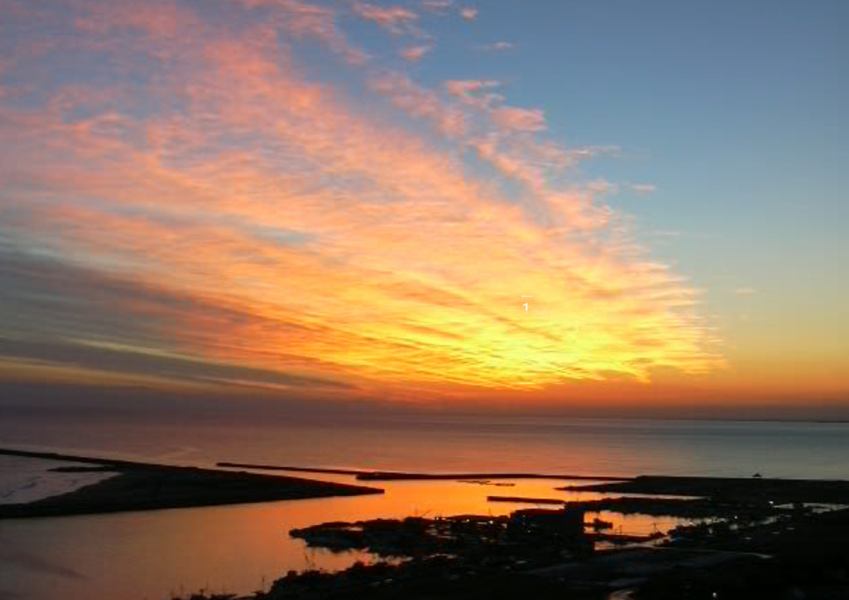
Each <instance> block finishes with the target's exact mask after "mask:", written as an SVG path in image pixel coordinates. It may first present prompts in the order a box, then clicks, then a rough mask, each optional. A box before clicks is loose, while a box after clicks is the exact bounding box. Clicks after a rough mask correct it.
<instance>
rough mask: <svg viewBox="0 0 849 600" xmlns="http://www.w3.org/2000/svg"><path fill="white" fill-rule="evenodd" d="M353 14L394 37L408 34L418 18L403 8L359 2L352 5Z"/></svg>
mask: <svg viewBox="0 0 849 600" xmlns="http://www.w3.org/2000/svg"><path fill="white" fill-rule="evenodd" d="M353 8H354V12H355V13H356V14H357V15H359V16H360V17H361V18H363V19H365V20H367V21H371V22H373V23H376V24H377V25H379V26H380V27H382V28H384V29H386V30H387V31H390V32H392V33H394V34H396V35H399V34H403V33H410V32H411V29H410V27H411V26H412V24H413V23H415V22H416V20H417V19H418V18H419V16H418V15H417V14H416V13H414V12H413V11H411V10H409V9H407V8H404V7H403V6H379V5H377V4H370V3H368V2H360V1H359V0H358V1H356V2H354V4H353Z"/></svg>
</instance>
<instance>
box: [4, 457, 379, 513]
mask: <svg viewBox="0 0 849 600" xmlns="http://www.w3.org/2000/svg"><path fill="white" fill-rule="evenodd" d="M0 455H6V456H19V457H26V458H38V459H48V460H58V461H70V462H76V463H84V465H91V466H68V467H59V469H61V470H63V471H68V470H72V471H77V472H79V471H99V472H104V471H105V472H114V473H115V476H114V477H110V478H108V479H105V480H103V481H100V482H97V483H94V484H91V485H87V486H84V487H81V488H79V489H77V490H73V491H71V492H68V493H65V494H60V495H57V496H52V497H49V498H44V499H42V500H36V501H34V502H27V503H21V504H5V505H0V518H7V519H8V518H24V517H49V516H50V517H52V516H63V515H81V514H95V513H111V512H122V511H132V510H154V509H163V508H186V507H193V506H213V505H219V504H237V503H243V502H267V501H271V500H293V499H301V498H319V497H326V496H353V495H359V494H380V493H383V490H380V489H377V488H370V487H364V486H356V485H346V484H341V483H332V482H326V481H314V480H310V479H301V478H297V477H284V476H276V475H258V474H255V473H244V472H234V471H223V470H216V469H200V468H195V467H178V466H169V465H159V464H154V463H145V462H133V461H126V460H111V459H103V458H92V457H87V456H74V455H67V454H56V453H49V452H26V451H20V450H9V449H0Z"/></svg>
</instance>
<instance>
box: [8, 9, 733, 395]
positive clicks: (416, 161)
mask: <svg viewBox="0 0 849 600" xmlns="http://www.w3.org/2000/svg"><path fill="white" fill-rule="evenodd" d="M293 6H294V7H295V8H293ZM304 6H305V5H302V4H301V3H297V4H292V3H291V2H270V0H268V1H263V2H259V1H254V2H248V7H249V8H248V9H247V12H248V16H250V15H252V14H253V13H252V12H251V11H253V10H255V9H256V8H263V9H264V10H269V11H271V13H272V14H276V13H277V11H280V12H281V13H282V14H281V15H278V17H279V18H278V19H275V20H272V21H271V22H268V21H266V20H265V19H264V18H260V17H264V16H265V15H255V20H252V21H249V23H250V25H242V26H241V27H239V28H235V29H234V28H229V27H225V26H223V25H220V24H215V23H211V22H206V21H204V20H203V19H201V18H200V17H199V16H198V15H197V14H192V13H187V14H186V15H183V16H180V15H177V17H176V18H178V19H190V20H191V22H192V23H194V25H195V27H194V29H191V31H192V34H193V35H194V36H196V37H197V38H198V39H203V40H204V43H203V44H200V43H197V44H195V43H185V40H182V39H180V37H181V36H176V37H175V36H173V33H172V31H173V30H172V29H171V28H170V27H164V26H155V27H146V28H144V33H143V35H144V37H143V39H141V40H138V41H137V43H138V44H141V45H142V46H143V47H148V48H151V49H152V50H155V52H156V54H157V55H159V56H162V57H165V58H163V59H162V62H161V63H160V64H158V66H157V70H156V73H157V77H156V78H155V79H153V80H152V81H151V83H150V86H149V87H148V88H147V89H145V90H144V92H143V93H144V94H146V97H145V100H146V101H148V102H149V103H155V102H160V103H161V104H158V105H157V106H158V110H156V111H153V112H143V111H139V112H132V111H127V110H122V108H124V104H123V100H122V99H123V98H124V97H125V95H126V94H127V90H126V89H125V86H128V85H130V83H131V82H126V81H119V82H118V83H116V85H115V86H114V87H113V86H106V87H103V86H99V85H98V84H93V83H88V82H85V81H81V82H78V83H76V84H74V85H75V86H76V89H75V90H73V93H71V92H72V90H70V89H66V90H60V91H58V92H56V93H55V94H53V95H51V96H50V97H48V98H45V99H44V101H43V102H42V103H41V105H40V106H38V107H34V108H27V109H21V108H20V107H16V106H13V105H8V104H2V102H0V122H2V123H3V125H2V127H3V139H4V140H6V143H14V145H15V154H16V158H15V160H14V161H9V162H4V164H3V165H2V167H0V178H2V181H3V183H4V186H5V187H6V189H7V190H10V191H9V192H8V195H7V196H6V198H7V199H6V200H4V204H3V205H2V206H0V215H2V219H0V222H2V223H4V226H3V227H4V228H11V230H12V232H13V233H14V236H13V239H14V240H16V241H15V244H16V245H17V246H20V247H22V248H25V249H29V251H30V252H35V253H37V254H38V253H40V254H47V255H50V256H52V257H55V259H56V260H57V261H61V262H63V263H65V264H66V265H67V266H68V268H69V269H70V268H71V267H74V268H77V269H82V268H85V269H87V270H89V271H95V272H98V273H102V274H103V275H104V277H105V276H106V275H110V276H120V278H121V279H123V280H131V281H133V282H134V283H135V284H137V285H138V286H139V287H140V288H143V289H145V290H148V292H149V293H150V294H151V295H152V296H154V297H156V298H158V299H159V300H157V301H153V300H151V301H145V302H140V301H139V300H136V299H134V298H133V297H132V295H131V294H122V295H115V296H114V299H113V300H112V301H111V304H110V306H106V307H103V311H104V312H108V311H110V310H111V311H114V312H115V313H116V314H126V315H134V316H135V317H136V318H138V316H139V315H145V318H144V319H141V322H142V323H144V324H145V327H146V329H145V330H144V331H132V332H130V331H121V330H120V329H116V328H104V329H102V330H100V329H98V330H97V331H93V330H87V331H76V332H72V331H71V330H69V329H67V327H69V325H67V324H63V323H61V322H57V324H56V325H54V327H55V330H54V331H53V335H54V336H57V337H63V338H69V337H73V338H74V339H76V340H77V342H76V343H79V344H83V343H85V344H88V345H89V346H90V345H92V344H97V345H98V347H99V348H111V349H113V350H115V349H117V348H121V349H124V350H122V351H130V350H131V351H132V352H135V353H147V354H150V353H154V354H157V355H164V356H172V355H173V356H180V357H192V359H193V360H196V361H198V362H202V363H205V364H215V365H230V366H233V367H239V368H241V369H246V370H247V371H245V373H243V374H240V375H239V376H238V377H237V376H227V377H223V378H221V377H219V379H226V380H227V381H229V382H231V383H230V384H232V382H234V381H239V382H243V383H244V382H249V381H250V380H251V377H254V378H255V381H256V382H265V383H266V384H268V382H269V381H270V380H269V378H268V376H266V375H262V376H260V375H259V373H281V374H283V373H285V374H286V376H287V377H288V379H286V381H289V380H295V381H298V382H306V383H304V385H307V384H308V382H310V381H316V380H321V381H325V380H327V379H328V378H330V379H332V380H333V381H340V382H345V383H346V384H347V385H349V386H351V387H352V388H353V387H355V388H357V389H359V390H365V391H366V392H368V393H374V394H377V393H388V394H390V395H391V394H402V393H410V390H417V392H416V393H417V394H419V395H421V396H427V395H429V394H433V393H440V394H443V393H445V394H449V393H463V391H464V390H479V389H485V390H528V389H531V390H544V389H546V388H548V387H551V386H557V385H562V384H564V382H569V381H584V380H593V381H604V380H610V379H614V380H615V379H617V378H626V379H628V380H634V381H640V382H645V381H649V380H650V379H651V377H652V374H653V373H654V372H655V371H657V370H659V369H676V370H680V371H682V372H687V373H702V372H706V371H709V370H711V369H714V368H716V367H717V366H718V365H720V364H721V358H720V357H719V356H718V354H717V352H716V349H715V344H716V339H715V338H716V336H715V333H714V332H713V330H712V328H711V327H710V326H709V324H708V323H706V321H705V320H704V319H703V318H702V317H701V316H700V315H699V311H698V305H699V297H698V293H697V292H696V291H694V290H692V289H691V288H690V287H689V286H688V285H687V284H686V283H685V282H684V281H682V280H681V279H680V278H678V277H677V276H676V275H675V274H674V273H672V272H671V271H670V269H669V268H668V267H666V266H665V265H662V264H658V263H656V262H654V261H652V260H651V259H650V258H649V257H648V256H647V254H646V252H645V251H644V250H643V249H642V248H641V247H640V246H639V245H638V244H637V243H636V242H635V241H634V240H633V239H632V237H631V234H630V233H629V231H628V228H627V227H626V226H625V225H624V224H623V220H622V219H618V218H617V216H616V215H615V214H614V213H613V211H612V210H611V209H609V208H608V207H606V206H604V205H603V204H600V203H599V202H598V199H597V198H595V197H594V196H593V195H592V192H591V191H590V190H585V191H576V190H574V189H572V190H570V189H565V190H564V189H556V188H554V187H552V185H551V184H550V183H549V182H548V180H547V177H546V173H547V170H548V169H553V168H559V167H561V166H563V165H566V164H567V163H568V162H569V160H571V159H572V157H571V156H570V154H569V152H568V151H566V150H564V149H561V148H560V147H558V146H557V145H556V144H553V143H550V142H546V141H545V140H536V139H533V138H530V137H528V135H529V134H532V133H534V132H538V131H539V130H540V128H541V119H542V113H541V112H539V113H538V114H537V112H535V111H533V110H525V109H509V108H508V107H503V106H500V105H498V108H496V109H495V111H494V112H492V113H491V112H490V109H489V108H488V107H484V108H481V109H474V110H477V111H478V112H472V113H466V112H463V108H462V107H461V106H456V105H455V104H457V103H458V102H457V101H456V98H457V97H462V96H463V95H464V94H468V93H471V92H473V91H475V90H480V89H484V88H487V87H491V86H490V85H489V84H486V83H481V84H480V85H478V86H477V87H476V88H475V87H474V86H469V85H468V84H466V85H463V86H461V85H458V84H453V86H454V88H455V89H454V90H453V91H451V87H452V85H447V87H448V90H449V96H450V97H452V98H455V104H452V103H451V102H450V101H449V100H447V99H446V98H445V96H444V93H442V94H440V93H439V92H438V91H434V90H427V89H424V88H421V87H419V86H417V85H416V84H414V83H413V82H412V81H411V80H410V79H409V78H408V77H403V76H400V75H398V74H397V73H391V72H390V73H388V74H387V73H384V76H383V78H381V77H373V78H372V79H371V80H370V84H371V86H372V89H373V90H375V91H376V92H377V94H378V95H377V99H378V100H380V99H381V98H388V99H389V101H391V102H393V103H394V104H395V105H396V106H398V107H399V108H402V109H403V110H404V111H406V112H408V113H410V114H412V115H413V116H418V117H420V118H424V119H426V120H427V122H432V123H434V124H436V127H437V128H438V130H440V131H441V132H442V133H443V134H444V136H445V138H446V139H448V140H449V141H453V143H455V144H456V145H455V146H452V147H450V148H446V147H445V145H444V144H443V143H442V142H439V143H437V142H435V141H434V140H432V139H430V138H428V137H427V136H424V135H422V134H421V133H420V132H417V131H416V129H415V128H414V127H409V126H408V124H407V123H404V124H399V123H397V122H395V121H392V120H390V119H387V118H385V116H384V115H382V114H380V112H379V111H378V112H377V113H375V112H371V111H364V110H362V107H361V105H360V104H359V103H358V102H357V101H356V100H355V99H352V98H351V97H349V96H347V95H346V94H345V92H344V90H343V89H341V88H340V86H338V85H331V84H327V83H316V82H314V81H312V80H311V79H310V78H308V77H307V76H305V75H304V73H303V71H302V67H300V66H299V65H298V63H297V58H296V56H297V55H296V53H295V51H294V50H293V49H287V48H281V46H280V44H279V43H278V35H277V34H278V31H279V28H280V27H285V28H287V30H289V28H291V27H296V28H297V29H298V30H299V31H309V32H311V33H310V35H313V36H314V37H316V38H320V39H325V40H326V41H327V43H328V44H329V45H333V44H336V43H337V41H338V40H339V39H341V38H339V37H338V36H337V34H336V33H332V32H333V31H334V30H332V29H331V30H330V31H331V33H330V34H329V37H326V36H325V35H324V34H320V33H318V32H322V31H324V32H326V31H328V30H327V29H325V28H323V27H318V25H317V23H321V24H324V25H327V24H329V23H332V20H331V19H330V18H329V17H328V16H327V13H324V12H321V11H319V12H315V13H313V12H311V11H310V10H307V9H306V8H304ZM293 11H294V14H295V15H296V16H297V15H300V16H298V17H297V18H296V19H295V21H292V20H290V17H291V15H292V14H293ZM304 11H305V12H304ZM304 14H306V15H308V16H309V19H307V21H301V20H299V19H300V18H301V17H302V16H303V15H304ZM370 14H371V13H370ZM313 17H315V19H316V20H315V21H313V20H312V19H313ZM246 18H247V17H246ZM293 22H294V23H298V25H292V23H293ZM399 22H406V21H405V20H404V19H401V20H400V21H399ZM121 23H124V21H122V20H121V19H119V18H118V17H115V26H114V27H105V28H101V29H99V30H98V33H97V36H98V40H97V41H98V42H99V47H100V48H101V50H100V51H101V52H102V53H103V54H104V56H103V58H104V59H109V58H115V57H120V58H121V59H122V60H123V61H126V62H127V64H129V65H130V66H133V67H134V68H137V69H143V68H144V67H145V66H146V63H145V61H147V60H148V58H147V56H148V55H147V54H139V53H135V52H133V53H132V54H130V55H127V51H126V49H125V48H124V47H122V45H121V44H120V43H119V42H120V41H121V40H122V39H123V38H122V36H123V35H124V32H123V31H122V27H123V26H122V25H119V24H121ZM305 23H307V24H309V23H312V24H310V25H305ZM184 24H185V23H178V25H180V27H178V30H179V31H189V30H188V29H186V28H185V27H183V25H184ZM80 27H83V26H82V25H80ZM91 31H92V30H90V29H87V30H86V35H94V34H92V32H91ZM76 35H82V34H80V33H79V32H77V34H76ZM323 36H324V37H323ZM70 38H71V39H74V38H73V36H70ZM177 46H179V49H180V52H176V49H175V47H177ZM62 51H63V52H74V51H75V48H74V46H73V44H72V45H71V46H70V47H68V48H63V49H62ZM342 56H343V58H345V57H346V56H347V55H346V53H344V52H343V53H342ZM346 60H347V58H346ZM39 68H41V69H49V65H48V64H47V63H43V64H41V65H40V66H39ZM69 87H72V84H69ZM472 88H474V89H472ZM452 94H453V96H452ZM116 99H117V100H116ZM384 101H385V100H384ZM459 104H460V105H462V106H465V104H463V103H462V102H459ZM499 110H500V111H507V112H506V113H501V115H502V116H500V117H499V116H497V115H498V114H499V113H498V111H499ZM452 111H453V112H452ZM516 111H522V112H521V114H520V113H518V112H516ZM505 115H506V116H505ZM468 119H475V120H476V122H475V123H474V127H476V128H478V130H477V131H475V132H473V133H474V135H473V134H472V133H469V129H468V128H469V127H472V124H470V123H468ZM493 127H494V128H495V129H492V128H493ZM481 135H483V136H484V137H480V136H481ZM487 136H488V137H487ZM474 140H479V141H478V144H479V146H480V147H479V148H478V150H479V151H480V153H481V155H482V156H485V157H486V158H488V159H489V160H490V161H491V162H492V163H493V164H495V165H498V166H499V168H500V169H501V170H502V171H504V172H505V173H508V174H511V176H515V177H517V178H519V179H524V180H526V181H527V182H528V183H529V187H530V188H532V189H531V190H530V192H528V193H527V194H524V193H523V194H520V195H518V196H512V195H508V194H506V193H505V192H504V191H503V187H502V186H501V185H500V182H497V181H493V180H492V177H491V176H490V175H488V174H481V173H479V172H477V171H476V170H475V169H473V168H470V166H469V165H468V164H467V163H466V162H465V161H464V160H463V156H462V151H464V150H466V149H468V148H470V147H472V146H471V145H472V144H473V143H474ZM480 140H483V141H480ZM481 148H483V150H481ZM457 149H459V150H460V152H458V151H457ZM511 160H512V161H513V162H512V163H510V162H509V161H511ZM29 285H32V286H33V287H34V288H36V289H37V288H38V286H39V285H44V282H40V281H35V280H34V281H31V282H30V283H29ZM98 285H106V284H105V283H100V284H98ZM69 293H70V292H69ZM75 293H78V294H79V298H77V299H75V298H70V300H71V301H76V302H79V303H84V302H86V301H85V300H84V299H85V298H86V297H87V296H85V295H84V291H83V290H80V291H79V292H75ZM523 296H531V297H532V299H531V300H530V303H529V309H528V310H527V311H525V310H524V309H523V306H522V305H523V303H524V300H523ZM175 304H177V305H182V304H187V305H189V306H190V307H191V310H174V308H173V307H174V305H175ZM57 310H58V309H57ZM63 314H64V313H63ZM72 333H73V336H72V335H71V334H72ZM128 349H129V350H128ZM187 368H188V367H187ZM198 368H199V369H200V368H201V367H198ZM180 372H181V373H183V372H184V371H180ZM251 373H253V375H251ZM275 385H276V384H275ZM287 385H288V384H287ZM405 390H406V392H405ZM340 393H342V392H340Z"/></svg>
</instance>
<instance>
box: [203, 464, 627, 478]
mask: <svg viewBox="0 0 849 600" xmlns="http://www.w3.org/2000/svg"><path fill="white" fill-rule="evenodd" d="M216 464H217V466H219V467H228V468H238V469H256V470H263V471H292V472H301V473H329V474H336V475H354V476H356V478H357V479H359V480H362V481H406V480H449V481H453V480H457V481H460V480H469V482H470V483H479V482H485V481H487V480H491V479H575V480H579V481H628V480H630V479H631V478H630V477H620V476H609V475H563V474H554V475H552V474H546V473H526V472H522V473H409V472H404V471H369V470H364V469H324V468H319V467H291V466H282V465H261V464H260V465H258V464H250V463H237V462H219V463H216Z"/></svg>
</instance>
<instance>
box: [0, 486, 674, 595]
mask: <svg viewBox="0 0 849 600" xmlns="http://www.w3.org/2000/svg"><path fill="white" fill-rule="evenodd" d="M310 477H314V478H321V479H324V480H331V481H340V482H348V483H350V482H352V481H355V480H354V478H353V477H351V476H340V475H320V476H318V475H317V476H313V475H310ZM499 483H513V484H514V485H512V486H493V485H481V484H476V483H464V482H459V481H403V482H373V484H371V485H373V487H380V488H382V489H384V490H385V493H383V494H379V495H378V494H376V495H366V496H355V497H337V498H317V499H309V500H292V501H281V502H267V503H260V504H243V505H234V506H218V507H204V508H191V509H175V510H160V511H149V512H136V513H122V514H112V515H94V516H81V517H67V518H49V519H37V520H18V521H5V522H3V523H2V524H0V542H2V546H3V547H5V548H14V549H15V550H14V551H6V552H5V553H4V555H3V562H5V563H6V564H5V566H4V567H3V570H4V579H5V581H4V587H5V588H6V590H7V591H8V592H11V593H13V594H14V593H20V594H23V593H24V592H26V596H25V597H27V598H31V599H34V600H41V599H45V600H46V599H47V598H54V597H56V594H58V593H61V594H62V597H63V598H66V599H71V600H73V599H76V598H79V599H80V600H82V599H83V598H85V599H87V600H107V599H113V598H116V597H120V598H129V599H133V598H139V599H141V598H149V599H150V600H155V599H167V598H168V597H169V594H172V593H181V592H182V593H187V592H192V591H196V590H199V589H201V588H203V589H207V590H211V591H214V592H241V593H246V592H251V591H254V590H257V589H260V588H263V587H267V586H268V585H269V584H270V583H271V582H272V581H273V580H274V579H276V578H278V577H281V576H282V575H284V574H285V573H286V572H287V571H289V570H292V569H295V570H301V569H310V568H320V569H326V570H337V569H343V568H346V567H347V566H349V565H351V564H353V563H354V562H356V561H357V560H362V561H366V562H369V561H372V560H374V557H372V556H371V555H369V554H367V553H362V552H344V553H333V552H330V551H327V550H322V549H313V548H308V547H307V546H306V545H305V544H304V543H303V542H302V541H301V540H297V539H293V538H290V537H289V534H288V532H289V530H290V529H293V528H297V527H306V526H309V525H314V524H317V523H322V522H327V521H335V520H343V521H356V520H364V519H373V518H378V517H384V518H403V517H407V516H410V515H419V516H428V517H435V516H450V515H458V514H491V515H494V516H497V515H506V514H509V513H510V512H512V511H514V510H517V509H519V508H525V507H528V506H533V505H532V504H528V505H525V504H513V503H503V502H488V501H487V496H488V495H506V496H524V497H536V498H561V499H565V500H592V499H595V498H600V497H602V495H601V494H597V493H592V492H565V491H558V490H556V489H555V488H556V487H561V486H564V485H571V484H580V483H590V482H588V481H568V480H554V479H527V480H512V481H503V482H502V481H499ZM594 516H596V515H594V514H592V513H588V515H587V520H588V521H590V520H592V518H593V517H594ZM600 517H601V518H602V519H604V520H606V521H611V522H612V523H613V526H614V530H616V531H619V530H620V528H621V531H622V532H624V533H641V534H645V533H651V532H652V531H654V530H655V528H657V529H660V530H662V531H665V530H667V529H669V528H671V527H674V526H675V525H676V524H678V523H679V522H680V520H678V519H671V518H660V517H648V516H643V515H628V516H623V515H618V514H616V513H609V512H604V513H601V515H600Z"/></svg>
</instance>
